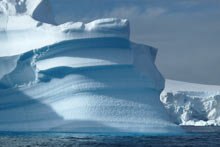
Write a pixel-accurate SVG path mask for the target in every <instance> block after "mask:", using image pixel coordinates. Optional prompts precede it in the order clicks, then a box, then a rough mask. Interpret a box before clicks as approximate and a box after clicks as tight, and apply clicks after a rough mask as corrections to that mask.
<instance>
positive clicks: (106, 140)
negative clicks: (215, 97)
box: [0, 127, 220, 147]
mask: <svg viewBox="0 0 220 147" xmlns="http://www.w3.org/2000/svg"><path fill="white" fill-rule="evenodd" d="M183 129H184V130H185V131H186V132H187V133H185V134H163V135H162V134H126V133H121V134H108V133H102V134H100V133H49V132H47V133H46V132H44V133H43V132H38V133H36V132H32V133H25V132H0V147H78V146H79V147H81V146H82V147H114V146H116V147H124V146H125V147H142V146H143V147H207V146H208V147H220V127H183Z"/></svg>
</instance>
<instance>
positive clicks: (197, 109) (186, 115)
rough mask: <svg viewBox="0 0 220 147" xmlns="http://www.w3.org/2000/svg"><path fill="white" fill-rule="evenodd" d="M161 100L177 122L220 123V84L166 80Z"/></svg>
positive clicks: (202, 124)
mask: <svg viewBox="0 0 220 147" xmlns="http://www.w3.org/2000/svg"><path fill="white" fill-rule="evenodd" d="M161 101H162V103H163V104H164V105H165V107H166V109H167V111H168V113H169V115H170V117H171V118H172V119H173V121H174V122H175V123H177V124H180V125H192V126H209V125H214V126H219V125H220V86H214V85H202V84H193V83H187V82H179V81H173V80H166V86H165V90H164V91H163V92H162V94H161Z"/></svg>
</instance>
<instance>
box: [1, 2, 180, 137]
mask: <svg viewBox="0 0 220 147" xmlns="http://www.w3.org/2000/svg"><path fill="white" fill-rule="evenodd" d="M32 2H33V1H31V0H26V1H22V0H20V1H7V0H3V1H1V3H0V6H1V7H2V8H5V7H4V6H5V5H8V6H10V7H7V8H8V10H7V9H4V13H3V14H7V15H6V16H7V17H8V20H9V21H7V23H6V24H5V26H6V28H4V31H1V35H2V36H3V34H4V35H5V37H2V38H6V36H7V39H6V40H4V39H2V40H1V41H0V42H1V43H2V44H3V45H2V47H1V49H0V69H1V70H0V118H1V119H0V131H50V132H142V133H180V132H182V130H181V129H180V127H178V126H177V125H175V124H174V123H172V122H171V120H170V118H169V116H168V114H167V112H166V109H165V108H164V106H163V105H162V103H161V102H160V93H161V91H162V90H163V88H164V78H163V77H162V75H161V74H160V72H159V71H158V69H157V68H156V66H155V60H156V54H157V49H155V48H153V47H151V46H147V45H142V44H136V43H134V42H131V41H130V40H129V36H130V33H129V31H130V29H129V22H128V20H126V19H116V18H106V19H99V20H95V21H92V22H90V23H86V24H85V23H82V22H67V23H65V24H61V25H54V24H55V23H54V21H53V20H54V19H53V17H52V16H53V15H52V13H51V11H50V12H48V10H49V9H48V8H49V1H47V0H44V1H43V0H38V1H36V2H33V3H32ZM17 5H19V6H17ZM20 6H21V8H20ZM17 7H19V8H17ZM6 12H7V13H6ZM20 13H22V14H20ZM42 13H43V15H44V14H46V16H43V15H42ZM3 16H4V15H3ZM10 19H11V20H13V22H12V21H10ZM15 22H16V23H15ZM2 30H3V29H2Z"/></svg>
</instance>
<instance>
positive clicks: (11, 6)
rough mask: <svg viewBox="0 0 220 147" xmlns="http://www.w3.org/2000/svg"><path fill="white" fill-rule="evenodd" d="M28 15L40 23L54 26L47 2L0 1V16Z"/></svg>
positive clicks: (35, 0)
mask: <svg viewBox="0 0 220 147" xmlns="http://www.w3.org/2000/svg"><path fill="white" fill-rule="evenodd" d="M2 14H3V15H6V16H17V15H29V16H31V17H32V18H33V19H35V20H38V21H40V22H45V23H50V24H56V23H55V20H54V16H53V13H52V9H51V6H50V1H49V0H0V15H2Z"/></svg>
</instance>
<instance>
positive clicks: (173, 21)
mask: <svg viewBox="0 0 220 147" xmlns="http://www.w3.org/2000/svg"><path fill="white" fill-rule="evenodd" d="M51 2H52V4H53V10H54V12H55V17H56V20H57V21H58V22H59V23H63V22H66V21H84V22H89V21H92V20H94V19H97V18H106V17H118V18H127V19H129V20H130V24H131V40H132V41H135V42H139V43H144V44H148V45H151V46H154V47H156V48H158V49H159V52H158V56H157V66H158V68H159V70H160V71H161V72H162V74H163V75H164V77H166V78H169V79H174V80H181V81H189V82H196V83H204V84H217V85H220V0H51ZM67 14H68V15H67Z"/></svg>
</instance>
